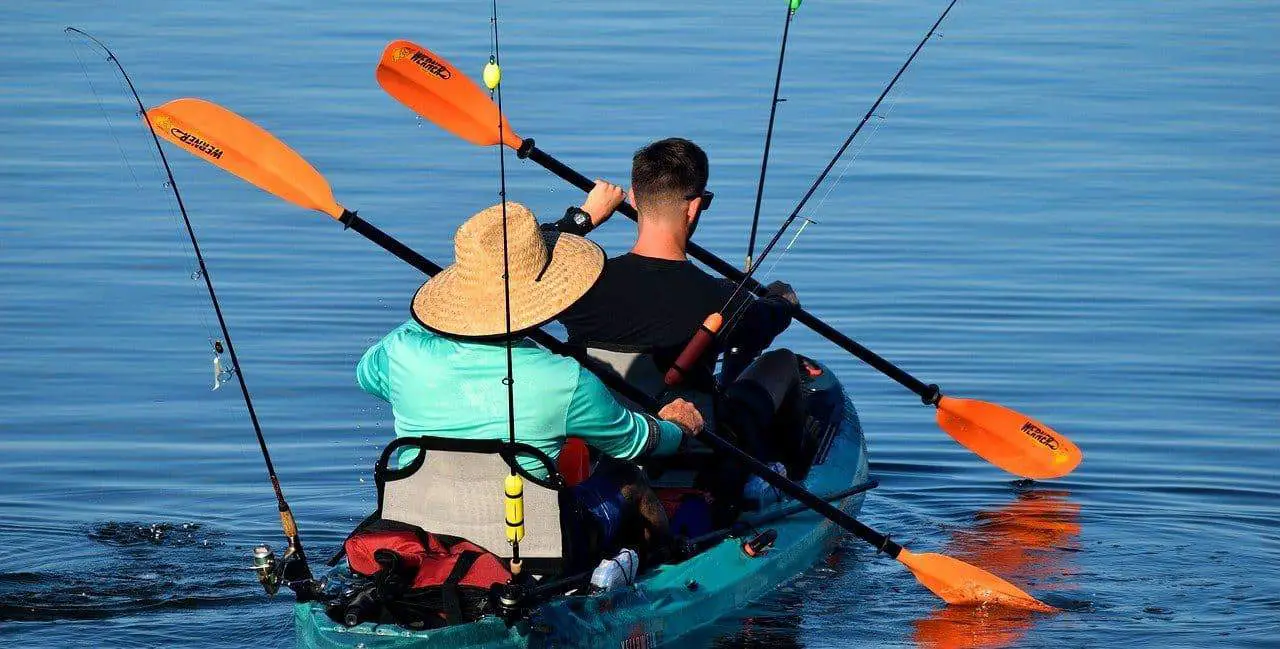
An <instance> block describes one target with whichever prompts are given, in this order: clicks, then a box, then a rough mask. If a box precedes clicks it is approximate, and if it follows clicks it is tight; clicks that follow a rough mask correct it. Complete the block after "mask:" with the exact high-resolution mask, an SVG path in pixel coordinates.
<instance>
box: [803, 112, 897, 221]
mask: <svg viewBox="0 0 1280 649" xmlns="http://www.w3.org/2000/svg"><path fill="white" fill-rule="evenodd" d="M905 94H906V91H905V90H903V92H900V93H898V94H896V95H894V97H893V99H892V100H891V101H890V103H889V107H888V108H886V109H885V110H884V112H883V113H880V114H876V115H875V116H874V117H875V118H876V122H875V126H873V127H871V132H870V133H868V134H867V136H866V137H865V138H862V142H861V143H860V144H859V145H858V148H856V149H854V150H853V154H852V155H850V156H848V157H849V160H848V161H847V162H845V164H844V166H843V167H841V169H840V173H839V174H838V175H837V176H836V178H835V180H833V181H831V182H830V183H827V191H826V192H824V193H823V194H822V198H820V199H818V204H817V205H814V206H813V207H811V208H809V212H810V213H811V214H817V213H819V212H821V211H822V206H823V205H826V203H827V198H828V197H830V196H831V193H832V192H833V191H835V189H836V187H837V186H839V185H840V183H841V182H843V181H844V177H845V176H846V175H847V174H848V173H849V169H851V168H852V167H853V163H854V161H856V160H857V159H858V156H860V155H862V152H863V151H864V150H865V149H866V148H867V145H868V144H870V143H871V140H873V139H875V137H876V133H879V132H880V129H881V128H882V127H883V126H884V124H885V122H887V121H888V120H889V115H891V114H892V113H893V109H894V108H896V107H897V106H898V102H899V101H901V100H902V97H903V95H905Z"/></svg>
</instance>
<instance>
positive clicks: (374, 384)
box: [356, 338, 391, 401]
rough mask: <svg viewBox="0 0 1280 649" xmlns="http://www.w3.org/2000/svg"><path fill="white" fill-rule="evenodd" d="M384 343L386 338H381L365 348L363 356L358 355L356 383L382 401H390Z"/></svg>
mask: <svg viewBox="0 0 1280 649" xmlns="http://www.w3.org/2000/svg"><path fill="white" fill-rule="evenodd" d="M386 344H387V338H383V339H382V340H379V341H378V342H376V343H374V344H373V346H372V347H370V348H369V349H367V350H365V352H364V356H361V357H360V362H359V363H356V383H358V384H359V385H360V389H361V390H364V391H365V392H368V393H369V394H372V395H373V396H375V397H378V398H379V399H382V400H383V401H390V400H391V393H390V390H389V389H388V383H389V381H388V380H387V370H388V362H387V348H386Z"/></svg>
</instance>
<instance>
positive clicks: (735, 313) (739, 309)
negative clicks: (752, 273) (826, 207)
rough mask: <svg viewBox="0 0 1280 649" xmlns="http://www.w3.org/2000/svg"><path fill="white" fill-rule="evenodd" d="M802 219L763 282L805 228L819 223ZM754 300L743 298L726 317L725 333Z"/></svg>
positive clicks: (761, 278) (765, 272)
mask: <svg viewBox="0 0 1280 649" xmlns="http://www.w3.org/2000/svg"><path fill="white" fill-rule="evenodd" d="M801 220H802V221H803V223H801V224H800V229H799V230H796V233H795V234H793V235H791V239H790V240H789V241H787V245H786V246H784V247H783V248H782V252H781V253H779V254H778V255H777V256H775V257H774V258H773V260H772V262H771V263H770V264H769V267H768V268H766V269H765V270H764V275H762V276H761V277H760V279H759V280H758V281H759V282H760V283H761V284H767V282H768V281H769V280H770V279H772V278H773V276H774V272H775V271H776V270H777V269H778V264H780V263H781V262H782V260H783V259H786V258H787V255H789V254H791V248H792V247H794V246H795V244H796V241H797V240H798V239H799V238H800V235H802V234H804V231H805V228H808V227H809V226H810V225H817V223H818V222H817V221H815V220H813V219H810V218H807V217H801ZM753 302H754V300H743V301H742V302H741V303H740V304H738V306H737V308H735V309H734V311H733V314H731V315H730V316H729V317H728V318H725V325H724V328H723V330H722V331H724V332H725V335H728V333H729V332H730V331H732V329H733V327H734V325H736V324H738V321H739V320H741V319H742V317H743V315H745V314H746V312H747V308H748V307H750V306H751V304H752V303H753Z"/></svg>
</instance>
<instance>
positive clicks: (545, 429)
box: [356, 321, 682, 477]
mask: <svg viewBox="0 0 1280 649" xmlns="http://www.w3.org/2000/svg"><path fill="white" fill-rule="evenodd" d="M512 360H513V366H514V371H513V376H514V377H515V406H516V407H515V410H516V440H517V441H520V442H523V443H525V444H529V445H530V446H533V447H535V448H537V449H538V450H541V451H542V452H544V453H546V454H547V455H549V456H551V457H552V458H556V457H558V456H559V455H560V449H561V447H563V445H564V441H565V438H566V437H580V438H582V439H583V440H584V441H585V442H586V443H587V444H588V445H590V446H592V447H594V448H596V449H598V450H600V451H602V452H604V453H606V454H608V455H611V456H613V457H616V458H621V459H627V460H629V459H634V458H637V457H640V456H644V455H668V454H672V453H675V452H676V451H677V450H678V448H679V446H680V440H681V437H682V433H681V431H680V427H679V426H677V425H675V424H673V423H671V422H669V421H661V420H658V419H656V418H654V417H652V416H650V415H646V414H643V413H638V412H634V411H631V410H628V409H627V408H625V407H623V406H622V405H621V404H619V403H618V401H617V400H616V399H615V398H614V397H613V394H612V393H610V392H609V390H608V388H606V387H605V386H604V384H603V383H602V382H601V381H600V379H599V378H597V377H596V376H595V375H594V374H592V373H591V372H590V371H588V370H587V369H585V368H583V367H582V366H581V365H579V364H578V362H577V361H575V360H573V359H572V358H566V357H563V356H558V355H556V354H553V353H551V352H549V351H547V350H546V349H543V348H542V347H539V346H538V345H537V344H536V343H534V342H533V341H531V340H529V339H527V338H522V339H520V341H518V342H516V343H514V344H513V348H512ZM506 365H507V358H506V348H505V346H504V344H503V343H501V342H485V341H472V340H460V339H457V338H449V337H446V336H441V335H439V334H436V333H432V332H431V331H428V330H427V329H426V328H424V327H422V326H421V325H419V324H418V323H416V322H413V321H409V322H406V323H404V324H403V325H401V326H399V327H397V328H396V329H394V330H393V331H392V332H391V333H389V334H387V335H386V336H385V337H384V338H383V339H382V340H380V341H378V342H377V343H375V344H374V345H373V346H372V347H370V348H369V349H368V351H366V352H365V353H364V356H363V357H362V358H361V359H360V363H359V364H358V365H356V380H357V382H358V383H359V384H360V388H361V389H363V390H364V391H365V392H368V393H369V394H372V395H374V396H376V397H378V398H380V399H383V400H384V401H386V402H388V403H390V404H391V411H392V414H393V415H394V416H395V430H396V435H398V436H401V437H405V436H419V435H431V436H436V437H450V438H454V439H497V440H505V439H507V438H508V430H507V389H506V386H505V385H503V383H502V378H503V377H504V376H506V372H507V367H506ZM520 462H521V465H523V466H524V468H525V469H527V470H529V471H530V472H532V473H533V474H534V475H537V476H539V477H545V475H546V471H545V470H543V468H542V465H541V463H539V462H538V461H536V460H533V459H528V458H522V459H521V460H520Z"/></svg>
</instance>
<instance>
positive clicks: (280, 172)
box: [147, 98, 343, 219]
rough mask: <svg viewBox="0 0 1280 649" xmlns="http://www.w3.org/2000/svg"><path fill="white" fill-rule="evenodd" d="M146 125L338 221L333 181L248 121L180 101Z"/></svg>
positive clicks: (151, 114) (154, 113)
mask: <svg viewBox="0 0 1280 649" xmlns="http://www.w3.org/2000/svg"><path fill="white" fill-rule="evenodd" d="M147 122H148V124H150V126H151V128H152V130H154V131H155V132H156V134H157V135H159V136H160V137H162V138H164V139H166V140H168V141H170V142H172V143H174V144H176V145H177V146H178V148H181V149H184V150H186V151H188V152H190V153H191V154H192V155H194V156H196V157H197V158H200V159H202V160H205V161H206V162H209V163H211V164H213V165H214V166H217V167H221V168H223V169H225V170H227V171H229V172H231V173H233V174H235V175H237V176H239V177H240V178H243V179H244V180H247V181H249V182H250V183H251V184H253V185H256V186H257V187H258V188H259V189H261V190H263V191H265V192H267V193H269V194H275V195H276V196H279V197H280V198H283V199H284V200H286V201H289V202H290V203H293V204H294V205H300V206H302V207H305V208H307V209H312V210H319V211H321V212H324V213H325V214H328V215H329V216H332V217H333V218H335V219H336V218H338V217H340V216H342V212H343V209H342V206H341V205H339V204H338V203H337V202H335V201H334V200H333V190H332V189H330V187H329V183H328V181H326V180H325V179H324V176H321V175H320V172H319V171H316V169H315V167H312V166H311V163H309V162H307V161H306V160H305V159H303V157H302V156H300V155H298V153H297V152H296V151H294V150H293V149H290V148H289V147H288V146H287V145H286V144H285V143H284V142H281V141H280V140H279V139H277V138H276V136H274V135H272V134H270V133H268V132H266V131H265V130H263V129H262V127H260V126H258V125H257V124H254V123H253V122H250V121H249V120H247V119H245V118H243V117H241V116H239V115H237V114H235V113H233V112H231V111H229V110H227V109H226V108H223V107H222V106H219V105H217V104H215V103H212V102H208V101H205V100H203V99H192V98H184V99H175V100H173V101H171V102H169V103H167V104H164V105H162V106H157V107H155V108H152V109H151V110H148V111H147Z"/></svg>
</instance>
